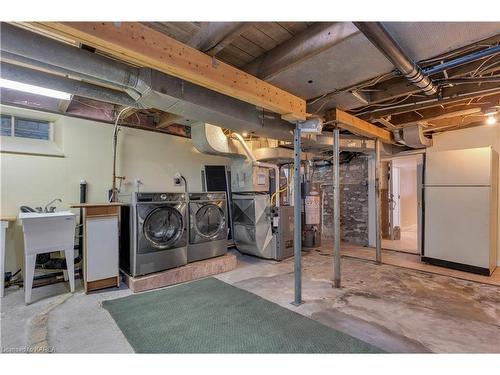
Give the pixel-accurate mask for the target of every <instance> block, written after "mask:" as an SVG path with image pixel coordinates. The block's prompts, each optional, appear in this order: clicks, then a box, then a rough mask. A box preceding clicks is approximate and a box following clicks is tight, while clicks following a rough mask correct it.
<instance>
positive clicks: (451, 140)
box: [427, 124, 500, 266]
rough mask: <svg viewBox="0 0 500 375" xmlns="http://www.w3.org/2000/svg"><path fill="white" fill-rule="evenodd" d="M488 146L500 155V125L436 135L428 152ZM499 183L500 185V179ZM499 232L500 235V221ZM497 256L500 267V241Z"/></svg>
mask: <svg viewBox="0 0 500 375" xmlns="http://www.w3.org/2000/svg"><path fill="white" fill-rule="evenodd" d="M486 146H492V147H493V149H494V150H495V151H497V152H498V153H500V124H495V125H483V126H478V127H474V128H469V129H463V130H455V131H449V132H445V133H441V134H438V135H435V136H434V144H433V146H432V147H430V148H428V149H427V151H428V152H434V151H445V150H456V149H463V148H474V147H486ZM498 183H499V184H500V178H499V181H498ZM498 231H499V233H500V221H499V225H498ZM497 254H498V257H497V266H500V241H499V248H498V252H497Z"/></svg>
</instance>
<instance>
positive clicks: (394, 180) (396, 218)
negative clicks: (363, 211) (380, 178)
mask: <svg viewBox="0 0 500 375" xmlns="http://www.w3.org/2000/svg"><path fill="white" fill-rule="evenodd" d="M394 164H395V163H394V161H393V160H391V161H390V162H389V198H388V203H389V238H390V239H391V240H399V239H400V237H401V232H400V228H401V224H400V217H401V212H400V211H401V193H400V189H401V185H400V184H401V178H400V176H401V175H400V170H399V168H398V167H396V166H395V165H394Z"/></svg>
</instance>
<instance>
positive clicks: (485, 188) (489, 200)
mask: <svg viewBox="0 0 500 375" xmlns="http://www.w3.org/2000/svg"><path fill="white" fill-rule="evenodd" d="M497 185H498V154H497V153H496V152H495V151H494V150H493V149H492V148H491V147H481V148H471V149H461V150H451V151H439V152H427V153H426V163H425V180H424V185H423V189H424V191H423V196H424V207H423V209H424V215H423V216H424V232H423V236H424V239H423V244H424V247H423V249H422V261H424V262H427V263H431V264H435V265H439V266H444V267H449V268H454V269H459V270H462V271H468V272H474V273H478V274H483V275H490V274H491V273H492V272H493V270H494V269H495V267H496V262H497V240H498V238H497V237H498V221H497V220H498V190H497V189H498V188H497Z"/></svg>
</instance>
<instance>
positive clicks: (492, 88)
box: [355, 83, 500, 121]
mask: <svg viewBox="0 0 500 375" xmlns="http://www.w3.org/2000/svg"><path fill="white" fill-rule="evenodd" d="M499 93H500V87H499V85H498V84H497V83H487V84H481V85H480V86H478V85H471V86H470V87H469V86H468V85H459V86H454V87H449V88H445V89H444V90H443V99H438V98H431V99H429V98H420V97H419V98H418V99H416V98H409V99H408V100H406V101H405V102H404V103H400V104H397V105H394V106H391V105H388V106H387V108H383V107H382V108H377V109H373V110H371V109H369V108H367V109H366V110H365V111H363V112H362V113H357V114H355V115H356V116H358V117H360V118H362V119H363V120H366V121H373V120H375V119H377V118H381V117H387V116H389V115H398V114H401V113H406V112H411V111H419V110H421V109H426V108H432V107H437V106H441V105H445V104H451V103H458V102H462V101H464V100H466V99H473V98H478V97H486V96H491V95H496V94H499Z"/></svg>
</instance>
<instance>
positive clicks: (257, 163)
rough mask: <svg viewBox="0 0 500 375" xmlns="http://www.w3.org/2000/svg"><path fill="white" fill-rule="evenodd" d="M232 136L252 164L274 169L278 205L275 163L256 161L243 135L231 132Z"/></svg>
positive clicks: (277, 168) (278, 187)
mask: <svg viewBox="0 0 500 375" xmlns="http://www.w3.org/2000/svg"><path fill="white" fill-rule="evenodd" d="M231 136H232V137H234V138H236V139H237V140H238V142H240V144H241V146H242V147H243V150H244V151H245V154H246V155H247V157H248V158H249V159H250V160H251V161H252V163H253V165H255V166H257V167H261V168H268V169H274V191H275V192H276V207H279V206H280V168H279V167H278V166H277V165H276V164H271V163H264V162H262V161H257V159H256V158H255V156H254V154H253V153H252V150H250V148H249V147H248V145H247V143H246V142H245V140H244V139H243V137H242V136H241V135H240V134H238V133H232V135H231Z"/></svg>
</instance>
